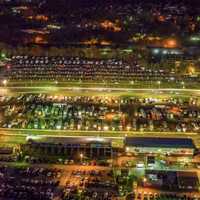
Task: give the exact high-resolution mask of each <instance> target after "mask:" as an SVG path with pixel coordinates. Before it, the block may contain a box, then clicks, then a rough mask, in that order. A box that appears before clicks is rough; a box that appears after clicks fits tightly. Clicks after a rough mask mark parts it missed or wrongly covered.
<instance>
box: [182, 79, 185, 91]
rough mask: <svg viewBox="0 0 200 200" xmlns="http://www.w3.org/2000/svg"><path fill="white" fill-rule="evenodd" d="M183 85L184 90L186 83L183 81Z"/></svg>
mask: <svg viewBox="0 0 200 200" xmlns="http://www.w3.org/2000/svg"><path fill="white" fill-rule="evenodd" d="M181 85H182V88H183V89H184V88H185V82H184V81H182V82H181Z"/></svg>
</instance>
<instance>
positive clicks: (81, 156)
mask: <svg viewBox="0 0 200 200" xmlns="http://www.w3.org/2000/svg"><path fill="white" fill-rule="evenodd" d="M80 158H81V163H82V162H83V153H80Z"/></svg>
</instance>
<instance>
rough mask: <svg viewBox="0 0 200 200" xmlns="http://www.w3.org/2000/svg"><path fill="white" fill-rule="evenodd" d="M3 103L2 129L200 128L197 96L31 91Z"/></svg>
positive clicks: (162, 130) (186, 130) (182, 129)
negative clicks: (110, 95)
mask: <svg viewBox="0 0 200 200" xmlns="http://www.w3.org/2000/svg"><path fill="white" fill-rule="evenodd" d="M0 104H1V110H0V126H1V128H11V129H12V128H17V129H40V130H71V131H73V130H77V131H140V132H143V131H158V132H168V131H173V132H199V130H200V107H199V102H198V99H195V98H184V99H182V98H178V97H177V98H169V99H156V98H148V99H147V98H136V97H98V96H91V97H83V96H51V95H31V94H30V95H20V96H17V97H1V102H0ZM2 117H4V118H3V119H1V118H2Z"/></svg>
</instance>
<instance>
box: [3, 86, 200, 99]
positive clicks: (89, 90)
mask: <svg viewBox="0 0 200 200" xmlns="http://www.w3.org/2000/svg"><path fill="white" fill-rule="evenodd" d="M30 93H36V94H38V93H45V94H56V95H58V94H60V95H65V96H67V95H70V96H74V95H77V96H80V94H81V95H83V96H123V95H124V96H141V97H152V96H153V97H159V98H166V97H174V96H176V97H181V96H182V97H191V96H194V97H200V90H199V89H180V88H163V89H162V88H160V89H158V88H115V87H113V88H112V87H109V88H107V87H61V86H59V87H57V86H44V87H0V94H1V95H18V94H30Z"/></svg>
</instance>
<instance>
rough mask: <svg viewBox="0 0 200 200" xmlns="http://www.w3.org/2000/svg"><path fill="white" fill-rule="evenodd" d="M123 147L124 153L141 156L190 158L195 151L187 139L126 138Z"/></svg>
mask: <svg viewBox="0 0 200 200" xmlns="http://www.w3.org/2000/svg"><path fill="white" fill-rule="evenodd" d="M124 145H125V149H126V152H129V153H141V154H148V153H150V154H164V155H187V156H192V155H194V152H195V150H196V148H195V145H194V143H193V140H192V139H189V138H155V137H154V138H152V137H127V138H125V141H124Z"/></svg>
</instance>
